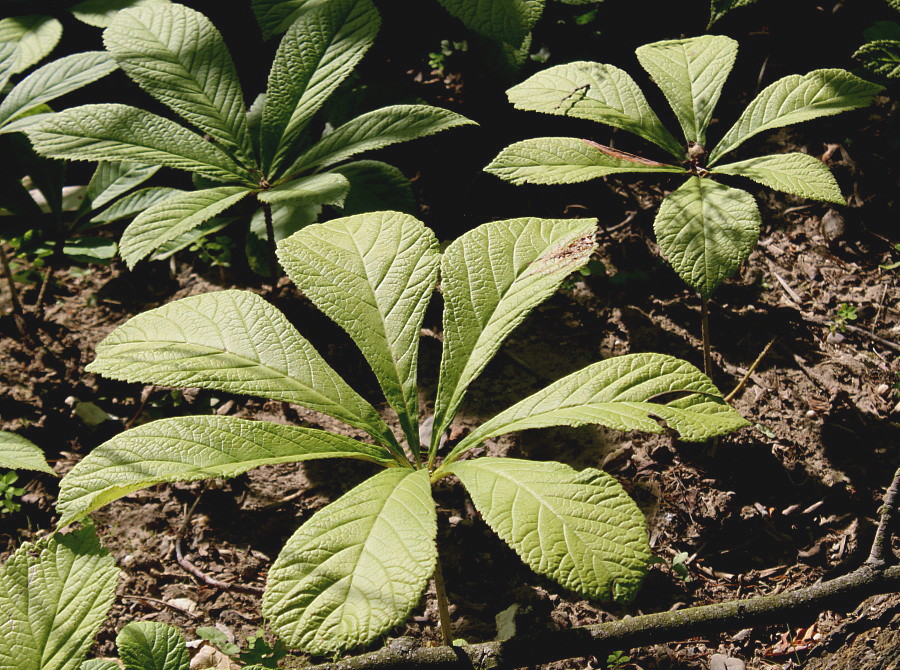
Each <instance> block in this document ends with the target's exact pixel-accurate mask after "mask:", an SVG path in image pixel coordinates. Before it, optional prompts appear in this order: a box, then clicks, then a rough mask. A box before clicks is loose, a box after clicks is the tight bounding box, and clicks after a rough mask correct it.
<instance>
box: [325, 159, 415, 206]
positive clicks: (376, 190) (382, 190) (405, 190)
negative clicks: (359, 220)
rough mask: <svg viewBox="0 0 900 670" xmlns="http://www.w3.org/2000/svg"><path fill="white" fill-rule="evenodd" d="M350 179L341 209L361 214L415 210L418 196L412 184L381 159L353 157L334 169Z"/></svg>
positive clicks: (397, 170)
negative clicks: (350, 161) (358, 159)
mask: <svg viewBox="0 0 900 670" xmlns="http://www.w3.org/2000/svg"><path fill="white" fill-rule="evenodd" d="M332 171H333V172H337V173H338V174H342V175H344V177H346V178H347V180H348V181H349V182H350V193H349V194H348V195H347V198H346V200H344V204H343V205H342V206H341V213H342V214H344V215H346V216H349V215H350V214H361V213H362V212H374V211H378V210H387V209H390V210H393V211H395V212H406V213H407V214H412V213H414V212H415V211H416V199H415V196H414V195H413V192H412V185H411V184H410V183H409V179H407V178H406V177H405V176H404V174H403V173H402V172H401V171H400V170H399V169H397V168H395V167H394V166H393V165H388V164H387V163H382V162H381V161H369V160H364V161H353V162H352V163H344V164H343V165H338V166H337V167H335V168H333V169H332Z"/></svg>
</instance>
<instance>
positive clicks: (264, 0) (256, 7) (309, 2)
mask: <svg viewBox="0 0 900 670" xmlns="http://www.w3.org/2000/svg"><path fill="white" fill-rule="evenodd" d="M328 2H331V0H251V2H250V6H251V7H252V8H253V13H254V14H255V15H256V22H257V23H258V24H259V29H260V30H261V31H262V34H263V38H264V39H269V38H270V37H275V35H278V34H280V33H283V32H284V31H285V30H287V29H288V28H289V27H290V26H291V24H292V23H293V22H294V21H296V20H297V19H298V18H300V16H301V15H302V14H303V13H304V12H308V11H309V10H310V9H313V8H314V7H318V6H320V5H323V4H325V3H328Z"/></svg>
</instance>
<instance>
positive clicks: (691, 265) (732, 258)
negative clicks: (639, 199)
mask: <svg viewBox="0 0 900 670" xmlns="http://www.w3.org/2000/svg"><path fill="white" fill-rule="evenodd" d="M760 224H761V219H760V216H759V208H758V207H757V206H756V201H755V200H754V199H753V196H752V195H750V194H749V193H747V192H746V191H741V190H739V189H736V188H730V187H728V186H725V185H723V184H719V183H717V182H715V181H713V180H712V179H702V178H700V177H691V178H690V179H688V180H687V181H686V182H685V183H684V184H682V185H681V187H680V188H678V190H676V191H675V192H673V193H670V194H669V195H667V196H666V198H665V200H663V202H662V205H660V207H659V212H657V214H656V220H655V221H654V222H653V230H654V232H655V233H656V240H657V242H659V248H660V251H662V255H663V256H664V257H665V259H666V260H667V261H669V263H670V264H671V265H672V267H673V268H674V269H675V272H677V273H678V275H679V276H680V277H681V278H682V279H683V280H684V281H685V282H687V283H688V284H689V285H690V286H692V287H693V288H694V289H696V290H697V291H698V292H699V293H700V295H702V296H704V297H707V298H708V297H709V296H710V295H712V292H713V291H715V290H716V288H717V287H718V286H719V284H721V283H722V282H723V281H725V280H726V279H727V278H728V277H730V276H731V275H732V274H734V273H735V272H736V271H737V269H738V268H739V267H740V265H741V263H743V262H744V261H745V260H746V259H747V256H749V255H750V252H751V251H752V250H753V247H754V246H756V242H757V240H759V226H760Z"/></svg>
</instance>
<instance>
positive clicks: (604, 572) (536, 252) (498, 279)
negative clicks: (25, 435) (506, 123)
mask: <svg viewBox="0 0 900 670" xmlns="http://www.w3.org/2000/svg"><path fill="white" fill-rule="evenodd" d="M595 225H596V222H595V220H593V219H569V220H542V219H513V220H508V221H497V222H493V223H487V224H484V225H482V226H480V227H478V228H476V229H475V230H473V231H471V232H469V233H466V234H465V235H463V236H462V237H460V238H459V239H457V240H456V241H455V242H453V243H452V244H451V245H450V246H449V247H448V248H447V249H446V251H445V252H444V253H443V254H441V253H440V252H439V247H438V242H437V239H436V238H435V237H434V234H433V233H432V232H431V231H430V230H428V229H427V228H426V227H425V226H424V225H423V224H422V223H421V222H419V221H418V220H416V219H415V218H413V217H412V216H409V215H406V214H402V213H399V212H376V213H371V214H362V215H356V216H351V217H346V218H342V219H337V220H334V221H331V222H329V223H326V224H316V225H312V226H309V227H307V228H305V229H303V230H301V231H299V232H297V233H295V234H293V235H292V236H291V237H289V238H287V239H284V240H282V241H281V242H280V243H279V251H278V253H279V259H280V260H281V262H282V264H283V266H284V268H285V270H286V271H287V273H288V275H289V276H290V277H291V279H293V281H294V283H295V284H296V285H297V286H298V288H300V290H302V291H303V293H304V294H305V295H306V296H307V297H308V298H309V300H311V301H312V302H313V303H314V304H315V305H316V306H317V307H318V308H319V309H321V310H322V311H323V312H324V313H325V314H326V315H327V316H329V317H330V318H331V319H333V320H334V321H335V322H337V323H338V324H339V325H340V326H341V327H342V328H344V329H345V330H346V331H347V332H348V333H349V335H350V336H351V337H352V338H353V340H354V341H355V342H356V344H357V345H358V346H359V348H360V350H361V351H362V353H363V355H364V356H365V358H366V360H367V361H368V362H369V365H370V366H371V367H372V369H373V371H374V372H375V375H376V377H377V379H378V381H379V383H380V386H381V388H382V390H383V392H384V395H385V397H386V399H387V401H388V403H389V404H390V406H391V407H392V408H393V409H394V410H395V412H396V415H397V418H398V419H399V425H400V429H401V434H402V437H398V436H397V435H395V434H394V432H392V431H391V429H390V428H389V427H388V426H387V424H386V423H385V421H384V420H383V419H382V417H381V416H380V415H379V413H378V412H377V411H376V410H375V408H374V407H373V406H372V405H370V404H369V403H368V402H366V401H365V400H363V398H362V397H360V396H359V395H358V394H357V393H356V392H355V391H353V390H352V389H351V388H350V387H349V386H348V385H347V384H346V382H344V381H343V380H342V379H341V378H340V377H339V376H338V375H337V374H336V373H335V372H334V371H333V370H332V369H331V368H330V367H329V366H328V365H327V364H326V363H325V361H324V360H323V359H322V358H321V356H320V355H319V354H318V353H317V352H316V351H315V350H314V349H313V348H312V347H311V346H310V344H309V343H308V342H307V341H306V340H305V339H304V338H303V337H302V336H301V335H300V334H299V333H298V332H297V331H296V330H295V329H294V328H293V327H292V326H291V325H290V324H289V323H288V322H287V320H286V319H285V318H284V316H283V315H282V314H281V313H280V312H278V310H276V309H275V308H274V307H273V306H271V305H270V304H269V303H267V302H266V301H265V300H263V299H262V298H261V297H259V296H258V295H256V294H253V293H249V292H245V291H235V290H229V291H222V292H218V293H212V294H206V295H200V296H194V297H190V298H185V299H183V300H177V301H175V302H173V303H170V304H168V305H165V306H163V307H160V308H157V309H154V310H151V311H149V312H145V313H144V314H141V315H138V316H136V317H134V318H132V319H131V320H130V321H128V322H127V323H125V324H124V325H122V326H120V327H119V328H118V329H117V330H115V331H114V332H113V333H112V334H111V335H110V336H109V337H107V338H106V339H105V340H104V341H103V342H102V343H101V344H100V345H99V346H98V348H97V357H96V359H95V360H94V361H93V362H92V363H91V364H90V366H89V370H90V371H92V372H97V373H101V374H104V375H106V376H109V377H112V378H116V379H121V380H126V381H132V382H135V381H141V382H143V383H149V384H160V385H165V386H195V387H201V388H208V389H219V390H223V391H228V392H235V393H246V394H252V395H257V396H261V397H264V398H270V399H276V400H280V401H284V402H291V403H296V404H299V405H302V406H305V407H308V408H310V409H313V410H317V411H320V412H323V413H325V414H327V415H329V416H332V417H334V418H337V419H339V420H341V421H343V422H345V423H347V424H349V425H351V426H353V427H355V428H358V429H361V430H363V431H365V432H366V433H368V434H369V436H370V438H371V439H372V440H374V443H373V444H370V443H364V442H361V441H358V440H355V439H351V438H349V437H344V436H342V435H338V434H333V433H328V432H325V431H322V430H317V429H312V428H300V427H294V426H286V425H280V424H275V423H267V422H262V421H249V420H245V419H237V418H233V417H228V416H218V415H213V416H193V417H181V418H173V419H162V420H159V421H154V422H151V423H147V424H144V425H142V426H139V427H137V428H132V429H131V430H128V431H125V432H124V433H122V434H120V435H118V436H116V437H114V438H113V439H111V440H109V441H108V442H106V443H104V444H103V445H101V446H99V447H98V448H96V449H95V450H94V451H93V452H91V453H90V454H89V455H88V456H87V457H85V458H84V460H82V461H81V462H80V463H79V464H78V465H77V466H76V467H75V468H74V469H73V470H72V471H71V472H70V473H69V474H68V475H67V476H66V477H65V479H64V480H63V482H62V486H61V490H60V495H59V502H58V509H59V511H60V512H61V515H62V518H61V520H60V524H61V526H65V525H67V524H69V523H71V522H73V521H75V520H77V519H80V518H83V517H84V516H85V515H87V514H89V513H90V512H91V511H93V510H95V509H97V508H98V507H100V506H102V505H105V504H107V503H109V502H110V501H112V500H115V499H117V498H120V497H122V496H124V495H127V494H128V493H130V492H132V491H136V490H139V489H142V488H144V487H147V486H150V485H153V484H158V483H161V482H174V481H186V480H197V479H206V478H216V477H232V476H235V475H237V474H240V473H242V472H245V471H246V470H248V469H250V468H253V467H257V466H260V465H264V464H271V463H286V462H295V461H303V460H307V459H315V458H352V459H360V460H363V461H368V462H370V463H372V464H374V465H377V466H380V467H381V468H382V470H381V471H380V472H378V473H377V474H375V475H374V476H372V477H371V478H369V479H367V480H366V481H364V482H363V483H362V484H359V485H358V486H356V487H354V488H353V489H351V490H350V491H348V492H347V493H345V494H344V495H343V496H341V497H340V498H339V499H337V500H336V501H334V502H332V503H331V504H330V505H328V506H327V507H325V508H324V509H322V510H320V511H319V512H317V513H316V514H314V515H313V516H312V517H311V518H310V519H309V520H307V522H306V523H305V524H304V525H303V526H301V527H300V529H299V530H297V532H296V533H295V534H294V535H293V536H292V537H291V538H290V539H289V540H288V542H287V544H286V545H285V548H284V549H283V551H282V552H281V554H280V556H279V557H278V558H277V560H276V561H275V563H274V565H273V566H272V568H271V570H270V571H269V574H268V581H267V588H266V592H265V595H264V598H263V611H264V613H265V615H266V617H267V619H268V620H269V622H270V623H271V626H272V628H273V629H274V630H275V631H276V632H277V633H278V634H279V636H281V637H282V639H283V640H284V641H285V642H286V644H287V645H288V646H290V647H296V648H301V649H303V650H306V651H308V652H310V653H314V654H325V653H331V652H335V651H338V650H343V649H347V648H350V647H354V646H357V645H360V644H365V643H368V642H370V641H372V640H373V639H374V638H376V637H377V636H378V635H380V634H382V633H383V632H385V631H386V630H388V629H389V628H391V627H392V626H394V625H397V624H399V623H401V622H402V621H403V620H404V619H405V617H406V616H407V614H408V613H409V611H410V609H411V608H412V607H413V606H414V605H415V604H416V602H417V601H418V600H419V598H420V597H421V594H422V591H423V589H424V587H425V583H426V581H427V580H428V578H429V577H431V576H432V574H433V573H434V575H435V583H436V586H437V589H438V594H439V599H438V600H439V604H440V611H441V612H442V615H441V624H442V632H443V635H444V638H445V642H446V643H447V644H449V642H450V640H452V637H451V636H450V626H449V619H448V617H449V615H448V614H447V610H446V600H445V597H444V595H443V593H444V591H443V580H442V579H441V577H440V569H439V564H438V563H437V554H436V548H435V536H436V512H435V505H434V502H433V500H432V497H431V486H432V484H434V483H436V482H437V481H439V480H441V479H443V478H445V477H447V476H449V475H451V474H453V475H456V476H457V477H458V478H459V479H461V480H462V482H463V484H464V485H465V487H466V488H467V489H468V491H469V493H470V494H471V496H472V499H473V501H474V503H475V506H476V507H477V508H478V509H479V511H480V512H481V513H482V515H483V516H484V518H485V520H486V521H487V523H488V525H490V526H491V527H492V528H493V529H494V530H495V531H496V532H497V533H498V534H499V535H500V536H501V537H502V538H503V539H504V540H505V541H506V542H507V543H508V544H509V545H510V546H511V547H512V548H513V549H515V550H516V552H517V553H518V554H519V555H520V556H521V557H522V558H523V560H524V561H525V562H526V563H527V564H528V565H530V566H531V567H532V568H533V569H535V570H536V571H537V572H539V573H542V574H545V575H548V576H549V577H551V578H553V579H555V580H557V581H558V582H559V583H560V584H562V585H563V586H564V587H566V588H570V589H572V590H575V591H578V592H580V593H583V594H586V595H589V596H591V597H596V598H604V599H610V598H612V599H616V600H622V601H625V600H628V599H630V598H631V597H632V596H633V594H634V593H635V591H636V589H637V588H638V586H639V584H640V582H641V578H642V577H643V574H644V572H645V570H646V566H647V562H648V561H649V559H650V550H649V546H648V540H647V536H646V530H645V528H644V519H643V516H642V514H641V512H640V511H639V510H638V508H637V506H636V505H635V504H634V502H632V501H631V499H630V498H629V497H628V495H627V494H626V493H625V491H624V490H623V489H622V487H621V486H620V485H619V484H618V483H617V482H616V481H615V480H614V479H613V478H612V477H611V476H609V475H608V474H606V473H604V472H601V471H599V470H595V469H587V470H584V471H581V472H576V471H575V470H573V469H572V468H570V467H568V466H566V465H563V464H561V463H553V462H531V461H524V460H516V459H502V458H489V457H482V458H477V459H471V460H462V459H461V457H462V456H463V455H465V454H466V453H467V452H468V451H469V450H470V449H472V448H473V447H475V446H477V445H479V444H481V443H482V442H484V441H485V440H488V439H489V438H491V437H494V436H497V435H502V434H505V433H509V432H512V431H517V430H524V429H526V428H540V427H546V426H553V425H572V426H580V425H586V424H602V425H606V426H611V427H614V428H619V429H623V430H631V429H637V430H644V431H648V432H654V433H659V432H661V431H662V430H663V427H662V426H661V425H660V424H659V423H658V422H657V421H656V420H655V419H654V418H653V417H659V418H661V419H663V420H665V421H666V423H667V424H668V425H669V427H670V428H672V429H674V430H675V431H677V432H678V433H680V435H681V437H682V439H685V440H691V441H697V440H706V439H708V438H710V437H712V436H714V435H721V434H724V433H726V432H729V431H731V430H734V429H736V428H739V427H741V426H744V425H747V422H746V421H744V419H742V418H741V417H740V416H739V415H738V414H737V413H736V412H735V411H734V410H733V409H732V408H731V407H730V406H729V405H727V404H726V403H725V402H724V401H723V399H722V397H721V395H720V394H719V392H718V391H717V390H716V388H715V387H714V386H713V385H712V383H711V382H710V381H709V380H708V379H707V378H706V377H705V376H704V375H702V374H701V373H700V372H699V371H697V370H696V369H695V368H693V367H692V366H690V365H689V364H687V363H685V362H683V361H679V360H677V359H674V358H672V357H669V356H664V355H660V354H632V355H627V356H621V357H618V358H614V359H610V360H604V361H600V362H598V363H595V364H593V365H590V366H588V367H587V368H584V369H582V370H580V371H578V372H575V373H573V374H571V375H569V376H567V377H564V378H563V379H560V380H559V381H557V382H555V383H554V384H551V385H550V386H548V387H547V388H545V389H543V390H542V391H539V392H538V393H536V394H534V395H532V396H530V397H528V398H526V399H524V400H522V401H520V402H519V403H517V404H516V405H514V406H513V407H511V408H510V409H508V410H506V411H504V412H501V413H500V414H499V415H497V416H495V417H494V418H492V419H491V420H489V421H487V422H486V423H484V424H483V425H482V426H481V427H480V428H478V429H477V430H475V431H473V432H472V433H471V434H469V435H468V436H466V437H465V438H463V439H462V440H461V441H459V442H458V443H457V444H456V445H455V446H453V448H452V449H451V450H450V451H449V453H446V454H444V455H443V459H439V458H438V452H439V448H440V446H441V444H442V436H443V435H444V434H445V433H446V432H447V430H448V428H449V426H450V423H451V421H452V420H453V417H454V416H455V414H456V412H457V410H458V409H459V407H460V404H461V402H462V400H463V397H464V395H465V392H466V389H467V388H468V386H469V384H470V383H471V382H472V381H473V380H474V379H475V378H476V377H477V376H478V375H479V374H480V373H481V372H482V370H483V369H484V367H485V366H486V365H487V363H488V361H489V360H490V359H491V358H492V357H493V355H494V354H495V353H496V352H497V351H498V349H499V348H500V346H501V344H502V342H503V340H504V339H505V338H506V337H507V336H508V335H509V333H510V332H511V331H512V330H513V329H514V328H515V326H516V325H518V324H519V323H521V322H522V321H523V320H524V318H525V317H526V315H527V314H528V313H529V312H530V311H531V310H532V309H533V308H534V307H535V306H536V305H538V304H540V303H541V302H542V301H543V300H545V299H546V298H547V297H549V296H550V295H551V294H553V292H554V291H556V290H557V288H558V287H559V285H560V283H561V282H562V281H563V280H564V279H565V278H566V277H567V276H568V275H569V274H571V273H572V272H573V271H574V270H576V269H578V268H580V267H582V266H584V265H585V263H587V261H588V259H589V258H590V255H591V253H592V251H593V250H594V247H595V244H594V240H593V236H594V231H595ZM439 274H440V282H441V288H442V295H443V300H444V318H443V327H444V343H443V350H444V355H443V358H442V361H441V367H440V378H439V383H438V390H437V397H436V400H435V412H434V414H433V415H432V416H431V417H429V418H428V419H426V420H425V421H423V422H422V423H420V410H419V405H418V389H417V387H416V379H417V361H418V346H417V344H418V339H419V336H420V329H421V324H422V320H423V316H424V312H425V308H426V306H427V305H428V303H429V301H430V300H431V298H432V293H433V290H434V288H435V284H436V282H437V280H438V275H439ZM429 429H430V434H428V435H427V436H426V438H425V439H424V440H422V442H421V443H420V430H421V431H422V432H423V434H426V433H428V432H429ZM403 443H405V447H404V444H403Z"/></svg>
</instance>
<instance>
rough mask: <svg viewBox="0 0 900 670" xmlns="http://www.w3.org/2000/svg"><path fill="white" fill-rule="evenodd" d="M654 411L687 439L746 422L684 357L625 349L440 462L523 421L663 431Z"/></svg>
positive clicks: (524, 405) (508, 414)
mask: <svg viewBox="0 0 900 670" xmlns="http://www.w3.org/2000/svg"><path fill="white" fill-rule="evenodd" d="M673 396H674V397H673ZM652 417H659V418H661V419H664V420H665V421H666V423H667V424H668V425H669V427H670V428H672V429H674V430H675V431H677V432H678V434H679V436H680V437H681V439H682V440H685V441H688V442H701V441H704V440H708V439H710V438H713V437H716V436H719V435H724V434H726V433H729V432H731V431H734V430H737V429H738V428H741V427H743V426H746V425H749V424H748V423H747V421H746V420H745V419H744V418H743V417H741V415H740V414H738V413H737V412H735V411H734V409H732V408H731V406H730V405H728V404H727V403H726V402H725V401H724V400H723V399H722V395H721V393H719V391H718V390H717V389H716V387H715V386H714V385H713V383H712V382H711V381H710V380H709V378H708V377H706V375H704V374H703V373H701V372H700V371H699V370H698V369H697V368H695V367H694V366H693V365H691V364H690V363H687V362H685V361H682V360H679V359H677V358H673V357H672V356H667V355H664V354H627V355H624V356H617V357H615V358H609V359H607V360H604V361H600V362H598V363H594V364H592V365H589V366H587V367H586V368H583V369H581V370H579V371H578V372H574V373H572V374H570V375H568V376H566V377H563V378H562V379H560V380H558V381H556V382H554V383H552V384H550V386H548V387H546V388H545V389H543V390H541V391H538V392H537V393H535V394H534V395H532V396H529V397H528V398H525V399H524V400H522V401H520V402H518V403H516V404H515V405H513V406H512V407H510V408H509V409H507V410H505V411H503V412H501V413H500V414H498V415H497V416H495V417H494V418H493V419H491V420H489V421H487V422H486V423H484V424H482V425H481V426H480V427H478V428H477V429H476V430H474V431H473V432H471V433H470V434H469V435H467V436H466V437H465V438H463V440H462V441H461V442H460V443H459V444H458V445H457V446H456V447H454V449H453V450H452V451H451V452H450V454H449V455H448V456H447V459H446V461H452V460H454V459H455V458H458V457H459V455H460V454H462V453H463V452H464V451H465V450H466V449H469V448H470V447H474V446H476V445H478V444H480V443H481V442H483V441H484V440H486V439H488V438H490V437H496V436H497V435H504V434H506V433H510V432H513V431H517V430H526V429H529V428H546V427H548V426H585V425H588V424H598V425H601V426H607V427H609V428H615V429H617V430H642V431H645V432H648V433H661V432H663V427H662V426H660V425H659V423H657V422H656V421H655V420H654V419H653V418H652ZM446 461H445V462H446Z"/></svg>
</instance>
